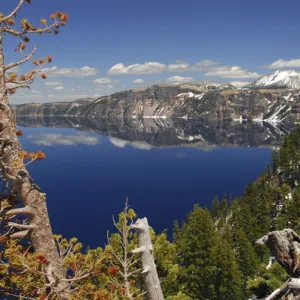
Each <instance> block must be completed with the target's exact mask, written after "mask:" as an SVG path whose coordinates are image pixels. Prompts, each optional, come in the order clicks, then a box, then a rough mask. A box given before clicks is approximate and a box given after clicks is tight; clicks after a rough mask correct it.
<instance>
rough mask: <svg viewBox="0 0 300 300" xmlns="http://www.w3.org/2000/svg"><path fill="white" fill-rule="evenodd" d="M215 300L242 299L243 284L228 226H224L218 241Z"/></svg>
mask: <svg viewBox="0 0 300 300" xmlns="http://www.w3.org/2000/svg"><path fill="white" fill-rule="evenodd" d="M217 268H218V269H217V279H216V285H217V298H218V299H219V300H239V299H243V282H242V279H241V275H242V274H241V272H240V271H239V268H238V264H237V261H236V257H235V254H234V252H233V250H232V237H231V230H230V226H229V225H225V227H224V228H223V233H222V235H221V239H220V240H219V247H218V254H217Z"/></svg>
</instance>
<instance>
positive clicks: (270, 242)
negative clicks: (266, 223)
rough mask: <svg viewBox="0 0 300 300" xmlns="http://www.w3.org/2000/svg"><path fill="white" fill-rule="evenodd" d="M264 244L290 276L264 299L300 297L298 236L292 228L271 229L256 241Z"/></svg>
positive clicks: (299, 248)
mask: <svg viewBox="0 0 300 300" xmlns="http://www.w3.org/2000/svg"><path fill="white" fill-rule="evenodd" d="M256 243H258V244H265V245H267V246H268V248H269V249H270V252H271V256H272V257H275V259H276V260H277V261H278V263H279V264H280V265H281V266H282V267H283V268H284V269H285V270H286V271H287V272H288V274H289V275H290V276H291V278H290V279H289V280H287V282H285V283H284V284H283V285H282V286H281V287H279V288H278V289H276V290H275V291H274V292H273V293H272V294H271V295H269V296H268V297H267V298H266V300H277V299H283V297H286V298H284V299H289V300H293V299H300V296H299V295H300V278H299V276H300V237H299V236H298V234H297V233H296V232H295V231H294V230H292V229H284V230H281V231H272V232H269V233H268V234H267V235H265V236H263V237H262V238H260V239H258V240H257V241H256Z"/></svg>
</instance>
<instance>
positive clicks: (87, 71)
mask: <svg viewBox="0 0 300 300" xmlns="http://www.w3.org/2000/svg"><path fill="white" fill-rule="evenodd" d="M43 72H45V73H46V74H47V75H48V76H49V77H87V76H94V75H96V74H98V72H99V71H98V69H96V68H91V67H88V66H86V67H82V68H58V67H56V66H54V67H52V68H45V69H43Z"/></svg>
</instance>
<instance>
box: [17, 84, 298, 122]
mask: <svg viewBox="0 0 300 300" xmlns="http://www.w3.org/2000/svg"><path fill="white" fill-rule="evenodd" d="M299 110H300V93H299V91H297V90H228V89H217V90H212V89H205V88H203V87H201V86H197V85H191V84H182V85H154V86H151V87H147V88H141V89H136V90H129V91H123V92H119V93H115V94H112V95H110V96H105V97H100V98H99V99H81V100H76V101H74V102H56V103H55V102H54V103H47V104H24V105H20V106H17V107H16V108H15V112H16V115H20V116H21V115H27V116H78V117H85V118H88V119H93V118H107V119H111V118H136V119H138V118H185V119H205V120H215V121H216V120H240V119H248V120H259V121H261V120H266V121H269V122H279V121H280V122H282V121H284V122H287V123H288V122H294V121H295V120H297V119H298V118H299V116H300V115H299Z"/></svg>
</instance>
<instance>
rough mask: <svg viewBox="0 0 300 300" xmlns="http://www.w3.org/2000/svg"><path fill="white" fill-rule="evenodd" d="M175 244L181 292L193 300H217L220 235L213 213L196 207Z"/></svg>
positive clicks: (189, 215)
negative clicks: (211, 214) (216, 228)
mask: <svg viewBox="0 0 300 300" xmlns="http://www.w3.org/2000/svg"><path fill="white" fill-rule="evenodd" d="M175 244H176V247H177V257H178V263H179V266H180V271H179V289H180V290H181V291H182V292H183V293H185V294H186V295H188V296H190V297H191V298H192V299H211V300H213V299H217V291H216V286H215V284H216V275H217V251H218V245H219V235H218V233H217V232H216V230H215V227H214V223H213V220H212V217H211V216H210V214H209V212H208V211H207V210H204V209H201V208H199V207H198V206H197V205H196V206H195V207H194V210H193V211H192V212H190V213H189V214H188V216H187V220H186V221H185V222H184V224H183V226H182V228H181V230H180V232H179V233H178V234H177V235H176V240H175Z"/></svg>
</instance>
